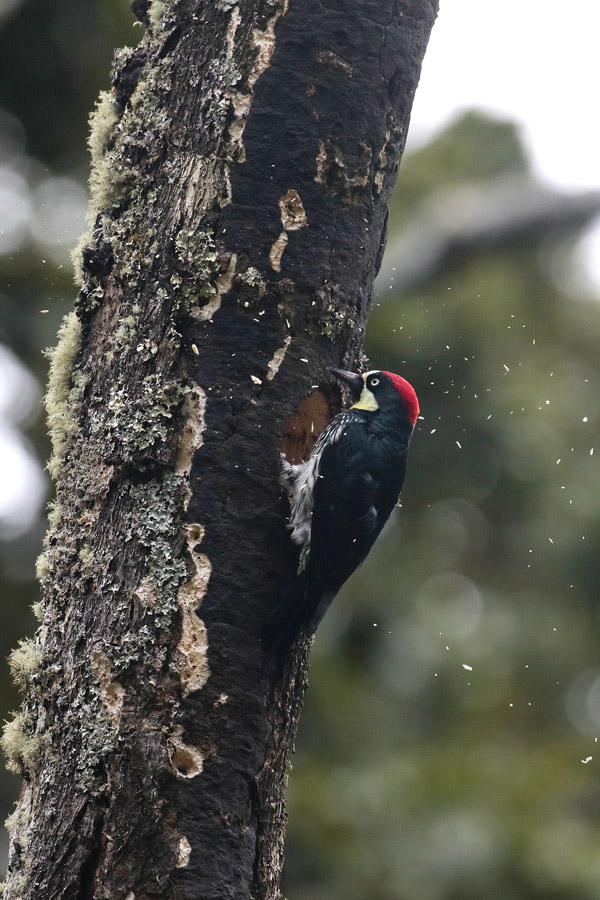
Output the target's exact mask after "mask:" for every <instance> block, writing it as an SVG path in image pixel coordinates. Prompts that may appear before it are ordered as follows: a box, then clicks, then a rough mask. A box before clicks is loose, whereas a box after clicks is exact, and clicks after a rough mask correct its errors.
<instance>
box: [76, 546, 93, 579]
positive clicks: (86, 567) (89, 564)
mask: <svg viewBox="0 0 600 900" xmlns="http://www.w3.org/2000/svg"><path fill="white" fill-rule="evenodd" d="M79 559H80V560H81V564H82V565H81V567H82V569H83V572H84V573H85V574H86V575H90V574H91V573H92V571H93V569H94V562H95V556H94V551H93V550H92V549H91V547H87V546H86V547H82V548H81V550H80V551H79Z"/></svg>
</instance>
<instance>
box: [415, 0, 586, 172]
mask: <svg viewBox="0 0 600 900" xmlns="http://www.w3.org/2000/svg"><path fill="white" fill-rule="evenodd" d="M599 44H600V0H568V2H561V3H559V2H558V0H440V13H439V16H438V19H437V22H436V24H435V25H434V28H433V33H432V36H431V40H430V42H429V47H428V49H427V53H426V55H425V62H424V65H423V73H422V77H421V83H420V85H419V89H418V91H417V95H416V99H415V105H414V108H413V115H412V124H411V131H412V139H413V140H414V139H415V138H417V139H419V138H424V137H427V136H429V135H430V134H431V133H432V132H433V131H434V130H437V129H438V128H440V127H441V126H443V125H445V124H446V123H447V121H448V119H449V118H451V117H452V116H453V115H455V114H456V112H457V111H458V110H461V109H469V108H472V107H473V106H477V107H480V108H484V109H486V110H489V111H491V112H496V113H500V114H505V115H507V116H509V117H510V118H512V119H517V120H518V121H519V122H520V123H521V124H522V126H523V136H524V138H525V140H526V142H527V144H528V145H529V148H530V150H531V152H532V154H533V159H534V163H535V166H536V169H537V171H538V173H539V174H540V175H541V176H542V177H544V178H545V179H547V180H549V181H551V182H553V183H554V184H556V185H558V186H562V187H565V188H586V187H594V188H597V187H600V114H599V108H600V101H599V98H598V93H599V89H600V51H599Z"/></svg>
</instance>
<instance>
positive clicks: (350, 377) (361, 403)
mask: <svg viewBox="0 0 600 900" xmlns="http://www.w3.org/2000/svg"><path fill="white" fill-rule="evenodd" d="M329 371H330V372H331V374H332V375H335V377H336V378H339V379H340V381H344V382H345V383H346V384H347V385H349V386H350V391H351V393H352V399H353V400H354V401H355V402H354V403H353V404H352V409H364V410H367V411H369V412H378V411H381V412H382V413H400V412H404V413H405V414H406V417H407V418H408V421H409V422H410V425H411V427H412V428H414V426H415V423H416V421H417V416H418V415H419V401H418V400H417V395H416V393H415V391H414V388H413V387H412V385H410V384H409V383H408V381H406V379H404V378H402V377H401V376H400V375H394V374H393V373H392V372H382V371H379V370H378V369H375V370H373V371H372V372H365V374H364V375H356V374H354V373H353V372H346V371H344V369H330V370H329Z"/></svg>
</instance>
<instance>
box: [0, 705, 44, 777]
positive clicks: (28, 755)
mask: <svg viewBox="0 0 600 900" xmlns="http://www.w3.org/2000/svg"><path fill="white" fill-rule="evenodd" d="M0 744H1V746H2V749H3V751H4V754H5V756H6V760H7V762H6V768H7V769H8V770H9V772H14V773H15V774H16V775H22V774H23V772H24V771H30V772H31V771H35V770H36V769H37V767H38V764H39V756H40V739H39V738H38V737H37V736H36V735H35V734H34V733H33V731H32V726H31V722H30V720H29V719H28V718H27V716H26V715H25V713H24V712H22V711H19V712H15V713H14V714H13V718H12V719H11V720H10V721H9V722H5V724H4V730H3V732H2V738H1V739H0Z"/></svg>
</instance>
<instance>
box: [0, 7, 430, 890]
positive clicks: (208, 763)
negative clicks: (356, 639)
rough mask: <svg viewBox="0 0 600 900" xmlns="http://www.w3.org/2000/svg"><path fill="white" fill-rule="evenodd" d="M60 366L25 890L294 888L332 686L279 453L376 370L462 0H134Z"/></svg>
mask: <svg viewBox="0 0 600 900" xmlns="http://www.w3.org/2000/svg"><path fill="white" fill-rule="evenodd" d="M132 5H133V7H134V10H135V12H136V14H137V15H138V17H139V18H140V19H142V20H143V21H144V22H145V23H146V25H147V26H148V27H147V33H146V36H145V37H144V39H143V41H142V43H141V45H140V47H139V48H138V49H137V50H135V51H131V50H124V51H121V52H120V53H118V54H117V59H116V62H115V67H114V70H113V85H114V89H113V91H112V93H111V94H106V95H104V96H103V97H102V98H101V100H100V102H99V104H98V107H97V110H96V113H95V115H94V119H93V123H92V133H91V138H90V147H91V151H92V157H93V169H92V176H91V191H92V199H91V223H92V229H91V231H90V233H89V234H88V235H87V236H86V242H85V246H84V248H83V252H82V254H81V258H82V260H83V265H82V278H83V287H82V290H81V293H80V295H79V299H78V302H77V307H76V313H74V314H72V315H71V316H70V317H68V318H67V320H66V321H65V324H64V326H63V329H62V332H61V339H60V341H59V345H58V347H57V349H56V350H55V351H54V354H53V357H52V361H51V377H50V388H49V394H48V398H47V404H48V414H49V420H50V425H51V432H52V438H53V443H54V448H55V455H54V457H53V459H52V460H51V463H50V469H51V471H52V472H53V474H55V475H56V477H57V499H56V503H55V505H54V507H53V509H52V511H51V529H50V531H49V534H48V537H47V540H46V549H45V552H44V555H43V557H42V558H41V559H40V561H39V570H40V575H41V581H42V588H43V623H42V626H41V628H40V631H39V633H38V636H37V638H36V642H35V644H33V643H32V642H30V643H29V644H24V645H23V646H22V647H21V648H20V650H19V651H16V652H15V654H13V659H12V664H13V669H14V671H15V674H16V676H17V678H18V679H19V681H20V682H21V683H22V684H23V685H24V686H25V693H26V696H25V702H24V707H23V710H22V711H21V713H19V714H18V715H17V716H16V718H15V720H14V721H13V722H11V723H10V724H9V726H8V727H7V731H6V733H5V737H4V744H5V747H6V749H7V750H8V752H9V756H10V759H11V763H12V765H13V766H15V767H16V766H18V767H20V769H21V771H23V774H24V777H25V778H24V786H23V791H22V795H21V799H20V803H19V806H18V808H17V811H16V813H15V814H14V815H13V816H12V817H11V820H12V821H11V826H12V845H11V861H10V869H9V878H8V886H7V890H6V893H5V898H6V900H26V898H27V900H29V898H31V900H33V898H35V900H39V898H44V900H57V898H63V900H67V898H73V900H92V898H97V900H148V898H158V897H168V898H182V900H183V898H190V900H191V898H195V900H199V898H202V900H205V898H214V900H224V898H236V900H237V898H249V897H253V898H257V900H258V898H261V900H262V898H265V900H266V898H276V897H278V896H279V887H278V885H279V877H280V870H281V865H282V860H283V849H282V844H283V830H284V823H285V812H284V786H285V781H286V768H287V766H288V763H289V760H290V756H291V753H292V751H293V742H294V735H295V731H296V725H297V721H298V715H299V711H300V707H301V704H302V697H303V693H304V690H305V687H306V668H307V656H308V647H307V645H306V642H304V643H302V642H300V645H299V646H298V647H297V648H296V650H295V652H294V653H293V654H292V657H291V659H290V663H289V665H288V667H287V670H286V673H285V676H284V678H283V680H282V682H281V683H279V684H272V683H269V682H268V681H267V680H266V679H265V677H264V676H263V674H262V663H263V653H264V651H263V646H262V642H261V630H262V627H263V623H264V621H265V618H266V617H267V615H268V613H269V611H270V610H271V609H272V608H273V605H274V604H275V603H276V602H277V598H278V597H279V596H280V593H281V589H282V585H283V584H285V582H286V579H288V580H289V578H290V577H291V576H292V573H293V571H294V567H295V553H294V550H293V548H292V547H291V544H290V542H289V537H288V534H287V532H286V529H285V518H286V512H287V501H286V500H285V498H283V497H282V495H281V494H282V492H281V489H280V487H279V483H278V477H279V453H280V450H281V449H282V447H283V448H284V449H285V450H286V451H287V453H288V456H290V457H292V458H295V459H299V458H300V457H301V456H303V455H305V454H306V453H307V452H308V451H309V450H310V446H311V443H312V441H313V440H314V437H315V435H316V434H317V433H318V432H319V431H320V430H321V429H322V428H323V427H324V425H325V424H326V423H327V421H328V419H329V418H330V416H331V413H332V411H333V410H334V409H335V407H336V405H337V404H338V403H339V395H338V394H336V392H335V390H334V389H332V388H330V387H329V382H328V377H327V372H326V367H327V366H329V365H340V364H342V365H344V366H345V367H346V368H354V367H356V366H358V365H360V353H361V343H362V338H363V333H364V328H365V323H366V318H367V313H368V309H369V304H370V300H371V291H372V284H373V279H374V277H375V274H376V273H377V270H378V267H379V263H380V260H381V254H382V250H383V246H384V242H385V222H386V215H387V200H388V196H389V193H390V190H391V187H392V185H393V182H394V180H395V177H396V173H397V171H398V166H399V162H400V157H401V153H402V149H403V146H404V140H405V137H406V131H407V127H408V121H409V114H410V109H411V104H412V99H413V95H414V92H415V88H416V85H417V80H418V75H419V70H420V65H421V60H422V57H423V54H424V51H425V46H426V43H427V39H428V36H429V32H430V29H431V27H432V24H433V20H434V17H435V12H436V7H437V0H348V2H341V0H325V2H316V0H240V2H239V3H236V2H235V0H211V2H205V3H200V4H198V3H197V0H172V2H167V3H166V4H163V3H162V2H161V0H152V3H151V4H150V3H149V2H148V0H134V3H133V4H132Z"/></svg>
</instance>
